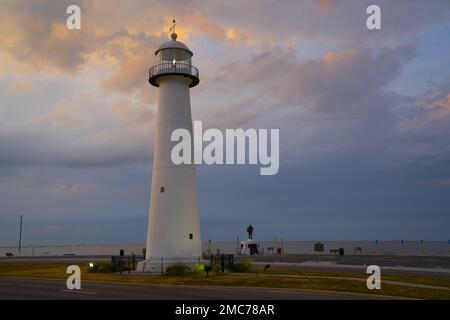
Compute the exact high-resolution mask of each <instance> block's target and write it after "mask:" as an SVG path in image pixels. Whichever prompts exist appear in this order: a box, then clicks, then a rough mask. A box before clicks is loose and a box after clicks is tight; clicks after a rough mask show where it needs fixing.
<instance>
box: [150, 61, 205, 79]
mask: <svg viewBox="0 0 450 320" xmlns="http://www.w3.org/2000/svg"><path fill="white" fill-rule="evenodd" d="M166 73H169V74H171V73H179V74H188V75H191V76H194V77H196V78H198V77H199V71H198V69H197V68H196V67H194V66H192V65H191V64H189V63H186V62H183V61H180V62H178V61H176V62H175V63H173V62H167V63H161V64H157V65H155V66H153V67H151V68H150V78H151V77H153V76H157V75H160V74H166Z"/></svg>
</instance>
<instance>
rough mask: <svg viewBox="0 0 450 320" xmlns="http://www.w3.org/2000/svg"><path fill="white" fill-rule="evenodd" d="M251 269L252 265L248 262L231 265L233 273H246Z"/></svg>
mask: <svg viewBox="0 0 450 320" xmlns="http://www.w3.org/2000/svg"><path fill="white" fill-rule="evenodd" d="M251 269H252V263H251V262H250V261H248V260H246V261H244V262H240V263H235V264H234V265H233V269H232V271H233V272H248V271H250V270H251Z"/></svg>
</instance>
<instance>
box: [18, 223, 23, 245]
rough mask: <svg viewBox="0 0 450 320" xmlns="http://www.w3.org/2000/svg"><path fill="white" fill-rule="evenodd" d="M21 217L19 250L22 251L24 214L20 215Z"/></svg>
mask: <svg viewBox="0 0 450 320" xmlns="http://www.w3.org/2000/svg"><path fill="white" fill-rule="evenodd" d="M19 218H20V231H19V252H20V247H21V246H22V220H23V215H20V216H19Z"/></svg>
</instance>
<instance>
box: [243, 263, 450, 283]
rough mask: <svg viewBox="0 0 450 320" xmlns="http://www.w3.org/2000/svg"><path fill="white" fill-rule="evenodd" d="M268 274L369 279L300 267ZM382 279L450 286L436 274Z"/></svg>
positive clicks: (259, 270) (449, 280)
mask: <svg viewBox="0 0 450 320" xmlns="http://www.w3.org/2000/svg"><path fill="white" fill-rule="evenodd" d="M251 272H252V273H264V268H263V267H259V266H255V267H253V268H252V271H251ZM265 273H267V274H285V275H301V276H319V277H342V278H361V279H367V277H368V275H367V274H365V273H355V272H333V271H321V270H320V271H318V270H309V269H299V268H269V269H267V271H266V272H265ZM382 280H389V281H398V282H409V283H415V284H426V285H431V286H439V287H447V288H450V277H445V276H436V275H396V274H395V275H394V274H383V273H382Z"/></svg>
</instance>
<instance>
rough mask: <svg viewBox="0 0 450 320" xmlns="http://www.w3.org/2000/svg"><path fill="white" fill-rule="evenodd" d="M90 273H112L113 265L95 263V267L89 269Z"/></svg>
mask: <svg viewBox="0 0 450 320" xmlns="http://www.w3.org/2000/svg"><path fill="white" fill-rule="evenodd" d="M88 272H89V273H110V272H112V265H111V264H110V263H95V264H94V266H93V267H91V268H89V271H88Z"/></svg>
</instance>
